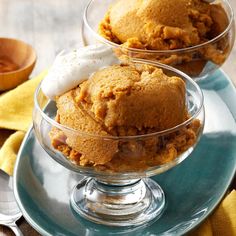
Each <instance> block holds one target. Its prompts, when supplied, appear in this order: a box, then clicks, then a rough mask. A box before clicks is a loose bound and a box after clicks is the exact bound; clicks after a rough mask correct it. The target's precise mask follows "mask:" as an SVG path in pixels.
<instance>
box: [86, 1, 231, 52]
mask: <svg viewBox="0 0 236 236" xmlns="http://www.w3.org/2000/svg"><path fill="white" fill-rule="evenodd" d="M93 1H94V0H89V2H88V4H87V5H86V7H85V10H84V14H83V22H84V24H85V26H86V27H87V28H88V29H89V31H90V32H91V33H92V34H93V35H94V37H95V38H97V39H98V40H99V41H101V42H103V43H105V44H108V45H110V46H112V47H113V48H114V47H115V48H121V49H122V48H123V49H125V50H128V51H130V52H136V53H147V54H153V53H157V54H163V53H166V54H173V53H182V52H191V51H194V50H196V49H199V48H203V47H205V46H207V45H210V44H213V43H215V42H216V41H218V40H219V39H220V38H223V37H224V36H225V35H226V34H227V33H228V32H229V31H230V29H231V28H232V26H233V24H234V11H233V8H232V6H231V5H230V3H229V1H228V0H221V1H223V2H224V3H226V5H227V6H228V7H229V9H230V15H229V17H230V18H229V24H228V26H227V28H226V29H225V30H224V31H223V32H222V33H220V34H219V35H217V36H216V37H214V38H213V39H211V40H209V41H207V42H204V43H201V44H198V45H195V46H191V47H187V48H179V49H173V50H149V49H138V48H131V47H126V46H124V45H122V44H117V43H114V42H111V41H109V40H107V39H105V38H104V37H102V36H101V35H99V34H98V33H97V32H95V31H94V30H93V29H92V28H91V27H90V25H89V23H88V17H87V16H88V9H89V7H90V5H91V3H92V2H93Z"/></svg>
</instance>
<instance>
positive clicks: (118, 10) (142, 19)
mask: <svg viewBox="0 0 236 236" xmlns="http://www.w3.org/2000/svg"><path fill="white" fill-rule="evenodd" d="M228 25H229V19H228V17H227V14H226V12H225V10H224V8H223V7H222V5H221V4H210V3H206V2H204V1H202V0H146V1H143V0H130V1H126V0H118V1H115V3H114V4H113V5H111V6H110V8H109V9H108V11H107V14H106V15H105V17H104V19H103V20H102V22H101V23H100V25H99V30H98V31H99V34H100V35H101V36H103V37H104V38H106V39H107V40H109V41H111V42H114V43H117V44H120V45H124V46H125V47H124V48H136V49H145V50H146V49H148V50H173V49H182V48H188V47H192V46H196V45H199V44H202V43H205V42H207V41H209V40H211V39H213V38H215V37H216V36H218V35H219V34H221V33H222V32H223V31H224V30H225V29H226V28H227V26H228ZM124 48H123V52H124ZM229 50H230V48H229V40H228V39H227V37H225V38H223V39H222V40H220V41H219V43H215V44H214V45H208V46H207V47H204V48H202V49H199V50H198V53H197V52H192V53H186V54H177V53H176V54H175V55H164V54H163V55H155V54H149V55H147V54H145V53H144V54H143V55H142V53H141V52H139V54H137V55H136V54H134V52H132V55H133V56H134V57H140V58H145V59H150V60H158V61H159V62H161V63H164V64H169V65H180V64H181V65H180V66H179V67H178V68H179V69H181V70H183V71H185V72H186V73H188V74H190V75H193V76H196V75H198V74H200V73H201V71H202V70H203V68H204V66H205V64H206V62H207V61H208V60H210V61H212V62H213V63H215V64H217V65H221V64H222V63H223V62H224V61H225V60H226V58H227V55H228V53H229ZM127 53H128V52H127ZM196 59H198V60H196ZM199 59H200V60H199ZM182 63H189V64H182Z"/></svg>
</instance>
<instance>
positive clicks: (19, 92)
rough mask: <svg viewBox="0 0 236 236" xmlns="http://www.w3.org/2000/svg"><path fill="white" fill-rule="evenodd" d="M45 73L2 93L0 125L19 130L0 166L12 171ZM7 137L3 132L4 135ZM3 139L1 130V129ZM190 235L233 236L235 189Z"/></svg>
mask: <svg viewBox="0 0 236 236" xmlns="http://www.w3.org/2000/svg"><path fill="white" fill-rule="evenodd" d="M45 74H46V72H43V73H42V74H40V75H39V76H38V77H36V78H35V79H32V80H29V81H27V82H25V83H24V84H22V85H20V86H19V87H17V88H16V89H14V90H12V91H10V92H7V93H5V94H3V95H1V96H0V128H5V129H11V130H18V131H17V132H15V133H13V134H12V135H11V136H10V137H9V138H8V139H7V140H6V142H5V143H4V145H3V146H2V148H1V149H0V169H2V170H4V171H5V172H6V173H8V174H10V175H11V174H12V172H13V167H14V163H15V160H16V155H17V152H18V149H19V147H20V144H21V142H22V140H23V137H24V135H25V131H26V130H27V129H28V127H29V124H30V123H31V121H32V108H33V95H34V91H35V89H36V87H37V86H38V84H39V82H40V81H41V80H42V78H43V77H44V76H45ZM3 136H4V135H3ZM0 140H1V130H0ZM189 235H190V236H233V235H236V191H232V192H231V193H230V194H229V195H228V196H227V197H226V198H225V199H224V200H223V201H222V203H221V204H220V206H219V207H218V208H217V209H216V211H215V212H214V214H212V215H211V216H210V217H208V218H207V220H206V221H205V222H204V223H203V224H201V225H200V226H199V228H197V229H196V230H194V231H193V232H191V233H189Z"/></svg>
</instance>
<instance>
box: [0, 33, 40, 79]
mask: <svg viewBox="0 0 236 236" xmlns="http://www.w3.org/2000/svg"><path fill="white" fill-rule="evenodd" d="M1 40H5V41H12V42H20V43H22V44H24V45H25V46H27V47H29V48H30V50H31V55H33V57H32V58H33V59H32V61H31V62H30V63H29V64H26V65H25V66H24V67H21V68H19V69H17V70H13V71H10V72H3V73H1V72H0V75H12V74H15V73H19V72H21V71H23V70H26V69H28V68H30V67H32V66H33V67H34V65H35V62H36V60H37V53H36V50H35V49H34V48H33V47H32V46H31V45H30V44H28V43H26V42H24V41H23V40H20V39H15V38H4V37H0V41H1Z"/></svg>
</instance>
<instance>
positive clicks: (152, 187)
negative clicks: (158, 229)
mask: <svg viewBox="0 0 236 236" xmlns="http://www.w3.org/2000/svg"><path fill="white" fill-rule="evenodd" d="M132 63H133V64H135V65H143V64H148V65H151V66H154V67H158V68H161V69H162V70H163V72H164V73H165V74H166V75H168V76H177V77H179V78H181V79H182V80H183V81H184V82H185V86H186V93H185V95H183V97H184V100H183V102H184V103H186V108H187V114H188V116H187V119H186V120H185V121H184V122H182V123H181V124H178V125H176V126H174V127H171V128H168V129H165V130H161V131H159V132H150V131H149V132H146V133H145V132H144V133H142V134H138V135H132V134H131V133H130V135H129V136H127V135H126V136H124V135H122V134H120V135H119V136H118V135H98V134H91V133H85V132H80V131H78V130H75V129H72V128H70V127H67V126H64V125H62V124H61V123H60V117H58V115H57V106H56V102H55V101H52V100H49V99H48V98H47V97H46V96H45V95H44V94H43V92H42V90H41V87H40V86H39V87H38V89H37V91H36V93H35V108H34V112H33V123H34V129H35V133H36V137H37V139H38V140H39V142H40V144H41V146H42V147H43V148H44V149H45V151H46V152H47V153H48V154H49V155H50V156H51V157H52V158H53V159H54V160H55V161H57V162H58V163H60V164H61V165H63V166H64V167H65V168H67V169H69V170H71V171H74V172H77V173H78V174H81V175H84V176H85V178H84V179H83V180H82V181H80V182H79V183H78V184H77V185H76V186H75V187H74V189H73V190H72V193H71V207H72V208H73V210H74V211H75V212H77V213H79V215H80V216H82V217H84V218H86V219H88V220H91V221H93V222H96V223H99V224H104V225H110V226H131V227H133V226H137V225H141V224H144V223H147V222H149V221H151V220H156V219H158V218H159V217H160V216H161V214H162V213H163V211H164V209H165V195H164V192H163V191H162V188H161V186H159V185H158V184H157V183H156V182H155V181H153V180H152V179H151V178H149V177H151V176H154V175H157V174H161V173H163V172H165V171H167V170H169V169H171V168H173V167H174V166H176V165H178V164H179V163H181V162H182V161H183V160H184V159H186V158H187V157H189V155H190V154H191V152H192V151H193V150H194V148H195V146H196V145H197V143H198V141H199V139H200V137H201V134H202V130H203V127H204V117H205V115H204V107H203V95H202V92H201V90H200V88H199V86H198V85H197V84H196V83H195V82H194V81H193V80H192V79H191V78H190V77H188V76H187V75H186V74H184V73H183V72H181V71H178V70H177V69H175V68H172V67H169V66H167V65H162V64H158V63H155V62H150V61H144V60H133V61H132ZM169 89H170V90H171V89H172V88H171V87H170V88H169ZM111 99H114V98H111ZM173 99H175V98H173ZM173 101H174V100H173ZM134 102H135V101H134ZM64 106H68V104H64ZM67 108H69V109H70V110H73V109H74V108H73V106H69V107H67ZM174 110H175V108H173V112H175V111H174ZM163 112H166V111H165V110H163ZM134 115H135V114H134ZM153 118H154V117H152V114H150V119H153ZM66 119H71V116H70V115H68V116H66ZM77 119H79V117H77ZM157 119H158V118H157ZM85 125H86V124H85ZM121 133H122V132H121ZM72 146H73V147H78V149H81V152H79V151H78V149H76V148H71V147H72ZM85 156H86V158H87V159H89V160H91V159H92V158H93V159H94V160H96V163H97V164H96V165H95V164H93V162H89V161H87V162H85V159H83V158H84V157H85ZM105 157H106V158H108V157H109V161H107V162H103V161H102V160H103V158H105ZM87 159H86V160H87ZM173 191H174V190H173Z"/></svg>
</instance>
